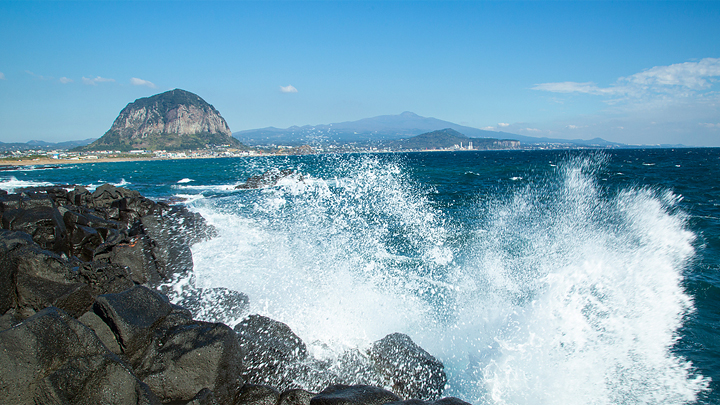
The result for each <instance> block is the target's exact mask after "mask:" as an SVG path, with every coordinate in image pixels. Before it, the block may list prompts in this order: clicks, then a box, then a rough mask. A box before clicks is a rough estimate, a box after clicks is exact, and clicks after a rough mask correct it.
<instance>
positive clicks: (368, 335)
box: [193, 155, 708, 404]
mask: <svg viewBox="0 0 720 405" xmlns="http://www.w3.org/2000/svg"><path fill="white" fill-rule="evenodd" d="M317 159H318V160H319V162H318V163H317V164H318V166H320V167H322V169H316V170H315V171H314V172H313V173H312V174H310V173H309V172H310V170H307V171H305V170H303V167H302V166H299V167H297V171H298V173H299V175H298V176H291V177H289V178H286V179H283V180H281V181H280V182H279V183H278V184H277V185H276V186H274V187H269V188H265V189H261V190H243V191H236V192H232V191H229V190H226V191H225V192H224V194H221V195H219V196H214V197H213V198H208V199H199V200H195V201H194V202H193V206H194V207H195V209H197V210H198V211H199V212H201V213H202V215H203V216H204V217H206V218H207V219H208V220H209V221H210V222H211V223H213V224H214V225H215V226H216V227H217V228H218V230H219V237H217V238H215V239H212V240H209V241H206V242H203V243H200V244H198V245H195V246H194V247H193V259H194V261H195V275H194V277H195V280H194V283H196V284H197V286H199V287H227V288H231V289H234V290H237V291H242V292H243V293H246V294H247V295H248V297H249V300H250V309H249V313H259V314H262V315H266V316H269V317H271V318H274V319H277V320H279V321H282V322H285V323H287V324H288V325H289V326H290V327H291V328H292V329H293V331H294V332H296V333H297V334H298V335H299V336H300V337H301V338H302V339H303V340H304V341H305V342H306V343H307V344H309V346H310V347H309V349H310V352H311V354H312V355H313V356H315V357H316V358H319V359H323V360H327V361H330V362H332V360H333V359H334V358H337V357H338V356H339V355H340V354H341V353H343V352H344V351H345V350H347V349H352V348H358V349H360V351H361V352H363V351H364V349H366V348H367V347H368V345H369V344H370V343H371V342H373V341H375V340H378V339H380V338H382V337H383V336H385V335H386V334H389V333H392V332H403V333H407V334H408V335H410V336H411V337H412V338H413V340H415V341H416V342H418V343H419V344H420V345H421V346H422V347H424V348H425V349H427V350H428V351H430V352H431V354H433V355H435V356H437V357H439V358H440V359H441V360H442V361H443V362H444V363H445V367H446V372H447V373H448V375H449V382H448V387H447V389H446V392H445V394H446V395H455V396H458V397H460V398H463V399H465V400H468V401H471V402H473V403H477V404H484V403H492V404H526V403H533V404H551V403H573V404H584V403H592V404H614V403H668V404H670V403H688V402H693V401H694V400H695V398H696V396H697V394H698V393H699V392H701V391H702V390H704V389H705V388H706V387H707V384H708V379H707V378H704V377H702V376H701V375H699V374H698V373H696V372H695V371H694V369H693V367H692V365H691V364H690V363H689V362H687V361H686V360H685V359H683V358H682V357H680V356H678V355H676V354H675V353H674V352H673V345H674V344H675V342H676V340H677V338H678V335H677V333H678V332H677V331H678V329H679V327H680V326H681V324H682V322H683V319H684V317H686V316H688V315H689V314H691V313H692V311H693V303H692V301H691V299H690V298H689V297H688V296H687V295H686V294H685V292H684V291H683V289H682V276H683V272H684V270H685V268H686V266H687V265H688V263H689V261H690V260H691V259H692V257H693V255H694V252H693V247H692V243H693V239H694V235H693V234H692V233H691V232H689V231H688V230H687V226H686V218H685V215H684V214H683V213H682V212H681V211H680V210H678V209H677V200H678V199H679V197H678V196H676V195H674V194H673V193H671V192H668V191H663V190H653V189H648V188H627V189H624V190H619V191H618V190H613V191H611V190H609V189H607V188H606V187H603V186H601V185H600V184H599V179H600V177H601V172H602V170H603V168H604V167H605V164H606V162H605V159H606V158H605V157H604V156H603V155H593V156H590V157H580V158H570V159H568V160H567V161H566V162H564V163H562V164H560V165H558V166H557V167H556V168H553V170H552V171H551V172H549V173H548V174H546V175H541V176H539V177H538V176H535V175H533V174H532V173H527V174H525V175H523V176H522V180H521V179H520V177H519V176H514V177H517V178H513V180H514V181H513V183H514V185H513V186H512V187H513V188H511V189H510V191H509V192H508V193H507V194H505V195H502V196H497V197H495V198H490V199H488V198H486V197H483V199H482V200H478V202H477V204H476V206H475V207H474V208H472V207H470V208H468V207H460V208H461V209H470V210H473V209H474V210H475V211H476V214H475V215H466V216H464V218H470V217H475V218H480V219H481V220H477V219H476V220H474V221H473V222H472V223H456V222H455V221H459V219H457V218H456V217H452V218H450V217H448V216H447V215H446V213H445V211H443V209H441V208H439V205H438V204H436V203H435V202H434V200H433V194H432V193H433V192H434V190H433V189H432V188H429V187H421V186H419V185H418V183H416V182H415V181H414V180H413V177H412V176H411V173H410V172H411V169H409V168H408V167H405V166H404V164H403V162H402V160H401V159H398V158H387V157H383V158H381V157H377V156H375V157H369V156H352V155H347V156H327V157H318V158H317ZM255 164H256V165H257V164H258V163H257V162H256V163H255ZM267 169H270V167H257V168H255V170H256V171H260V173H262V170H267ZM477 171H478V172H481V168H479V169H478V170H477ZM525 179H527V180H525ZM458 218H459V217H458ZM237 321H239V319H238V320H236V322H237Z"/></svg>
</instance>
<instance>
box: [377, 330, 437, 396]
mask: <svg viewBox="0 0 720 405" xmlns="http://www.w3.org/2000/svg"><path fill="white" fill-rule="evenodd" d="M368 355H369V357H370V361H371V363H372V365H373V367H374V368H375V370H376V372H377V373H378V374H380V375H381V376H382V377H383V378H384V379H385V380H386V385H388V386H390V387H392V391H393V392H394V393H396V394H398V395H400V396H401V397H403V398H406V399H410V398H413V399H423V400H434V399H437V398H439V397H440V395H441V394H442V392H443V390H444V389H445V383H446V382H447V377H446V376H445V370H444V366H443V364H442V363H441V362H440V361H438V360H437V359H435V358H434V357H433V356H431V355H430V354H429V353H428V352H426V351H425V350H423V348H421V347H420V346H418V345H416V344H415V343H414V342H413V341H412V339H410V337H409V336H407V335H404V334H401V333H393V334H391V335H388V336H386V337H384V338H383V339H381V340H379V341H377V342H375V343H374V344H373V346H372V347H371V348H370V350H369V352H368Z"/></svg>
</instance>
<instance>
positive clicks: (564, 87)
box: [532, 82, 614, 95]
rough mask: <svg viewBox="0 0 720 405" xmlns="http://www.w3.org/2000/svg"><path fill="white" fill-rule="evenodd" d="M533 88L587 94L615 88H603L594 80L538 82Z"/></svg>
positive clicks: (609, 90)
mask: <svg viewBox="0 0 720 405" xmlns="http://www.w3.org/2000/svg"><path fill="white" fill-rule="evenodd" d="M532 89H533V90H542V91H549V92H552V93H586V94H597V95H601V94H611V93H613V92H614V90H613V89H610V88H608V89H601V88H600V87H598V86H597V85H596V84H595V83H593V82H586V83H577V82H560V83H541V84H536V85H535V86H534V87H533V88H532Z"/></svg>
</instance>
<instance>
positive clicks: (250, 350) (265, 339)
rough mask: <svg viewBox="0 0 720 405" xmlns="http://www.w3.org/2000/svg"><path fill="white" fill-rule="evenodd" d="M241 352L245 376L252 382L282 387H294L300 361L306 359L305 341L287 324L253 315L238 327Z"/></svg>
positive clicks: (282, 388) (236, 327)
mask: <svg viewBox="0 0 720 405" xmlns="http://www.w3.org/2000/svg"><path fill="white" fill-rule="evenodd" d="M235 332H236V333H237V337H238V341H239V343H240V349H241V352H242V364H243V377H244V378H245V380H246V381H247V382H249V383H252V384H267V385H272V386H274V387H277V388H279V389H281V390H285V389H289V388H298V387H297V386H294V383H293V380H294V375H295V374H296V373H297V363H299V362H301V361H303V360H305V359H306V358H307V355H308V353H307V348H306V346H305V343H303V342H302V340H301V339H300V338H299V337H298V336H297V335H295V333H293V331H292V330H291V329H290V328H289V327H288V326H287V325H285V324H284V323H282V322H278V321H275V320H272V319H270V318H267V317H264V316H261V315H250V316H249V317H247V318H246V319H244V320H243V321H242V322H240V323H239V324H237V325H236V326H235Z"/></svg>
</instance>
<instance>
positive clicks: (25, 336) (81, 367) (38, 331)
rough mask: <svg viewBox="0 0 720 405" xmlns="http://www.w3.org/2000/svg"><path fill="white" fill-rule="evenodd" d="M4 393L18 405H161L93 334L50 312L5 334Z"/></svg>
mask: <svg viewBox="0 0 720 405" xmlns="http://www.w3.org/2000/svg"><path fill="white" fill-rule="evenodd" d="M0 392H2V394H3V399H2V401H3V403H13V404H33V403H35V404H51V403H52V404H61V403H62V404H68V403H78V404H93V403H95V404H101V403H102V404H111V403H112V404H121V403H123V404H159V403H160V402H159V401H158V400H157V398H156V397H155V395H154V394H153V393H152V392H151V391H150V389H149V387H148V386H147V385H146V384H144V383H142V382H141V381H140V380H138V378H137V377H136V376H135V375H134V374H133V373H132V371H131V370H129V369H128V367H127V366H126V365H125V364H124V363H123V362H122V360H121V359H120V358H118V357H117V356H116V355H115V354H113V353H111V352H110V351H109V350H108V349H107V348H106V347H105V346H104V345H103V344H102V342H101V341H100V340H99V339H98V337H97V336H96V335H95V333H93V331H92V330H90V329H89V328H87V327H85V326H84V325H82V324H81V323H80V322H78V321H77V320H75V319H73V318H72V317H70V316H69V315H68V314H67V313H65V312H64V311H62V310H60V309H57V308H54V307H50V308H47V309H44V310H42V311H40V312H38V313H37V314H36V315H35V316H33V317H31V318H28V319H27V320H25V321H24V322H23V323H21V324H19V325H17V326H16V327H14V328H11V329H6V330H4V331H2V332H0Z"/></svg>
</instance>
